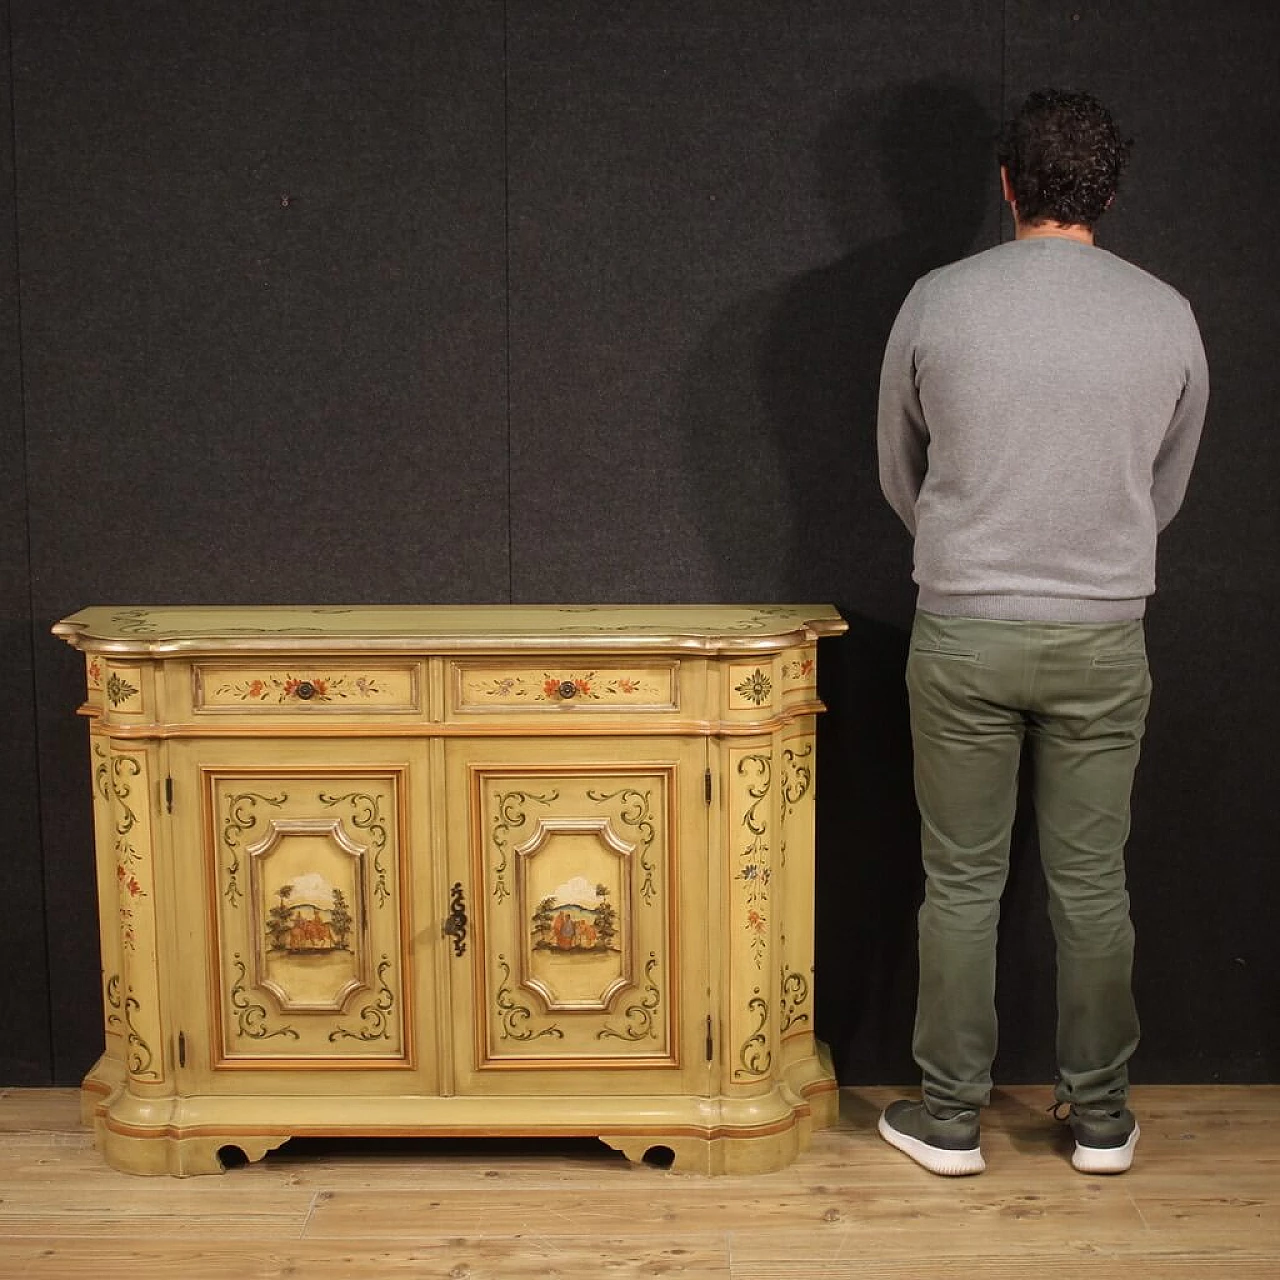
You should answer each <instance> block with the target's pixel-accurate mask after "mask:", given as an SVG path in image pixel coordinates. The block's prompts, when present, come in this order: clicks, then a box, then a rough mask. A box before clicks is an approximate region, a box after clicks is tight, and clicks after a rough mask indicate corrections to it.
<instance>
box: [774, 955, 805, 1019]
mask: <svg viewBox="0 0 1280 1280" xmlns="http://www.w3.org/2000/svg"><path fill="white" fill-rule="evenodd" d="M808 1002H809V980H808V979H807V978H806V977H805V976H804V974H802V973H796V972H794V971H793V970H791V969H788V968H787V966H786V965H783V967H782V1002H781V1007H780V1009H779V1019H778V1021H779V1026H780V1030H781V1032H782V1033H785V1032H786V1031H787V1030H788V1029H789V1028H790V1027H792V1026H794V1025H795V1024H796V1023H798V1022H808V1021H809V1015H808V1014H807V1013H801V1012H800V1009H801V1007H802V1006H803V1005H805V1004H807V1003H808Z"/></svg>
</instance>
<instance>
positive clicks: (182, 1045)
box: [178, 1031, 187, 1067]
mask: <svg viewBox="0 0 1280 1280" xmlns="http://www.w3.org/2000/svg"><path fill="white" fill-rule="evenodd" d="M186 1065H187V1037H186V1036H185V1035H183V1034H182V1032H181V1031H179V1032H178V1066H180V1067H185V1066H186Z"/></svg>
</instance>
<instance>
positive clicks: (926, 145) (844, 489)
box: [509, 0, 1002, 1080]
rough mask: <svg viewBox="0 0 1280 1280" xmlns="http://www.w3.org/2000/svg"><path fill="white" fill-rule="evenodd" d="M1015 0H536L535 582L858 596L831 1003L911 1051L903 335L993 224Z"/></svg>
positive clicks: (874, 1057)
mask: <svg viewBox="0 0 1280 1280" xmlns="http://www.w3.org/2000/svg"><path fill="white" fill-rule="evenodd" d="M1001 17H1002V13H1001V6H1000V5H999V4H998V3H971V4H960V5H948V6H941V5H938V4H935V3H919V2H917V3H892V4H890V3H875V4H869V5H867V4H861V5H849V4H845V3H835V2H825V3H803V4H794V5H786V6H783V5H774V4H764V3H759V4H756V3H750V4H745V5H744V4H742V3H741V2H740V0H735V2H734V3H728V2H727V0H725V2H722V3H712V4H699V5H692V6H683V7H680V6H675V5H670V4H659V3H647V4H632V5H627V6H625V7H618V6H615V7H611V8H600V7H598V6H584V5H577V6H573V5H558V4H549V3H544V4H529V5H522V6H520V7H519V9H518V10H517V9H516V8H515V7H513V8H512V12H511V34H510V39H509V57H510V73H509V76H510V166H511V188H510V190H511V197H510V198H511V326H512V327H511V388H512V478H513V484H512V487H513V506H512V522H513V544H512V546H513V573H512V581H513V590H514V594H515V597H516V598H517V599H521V600H536V599H546V598H551V599H572V600H609V599H617V600H644V599H668V600H670V599H675V600H707V599H709V600H726V599H749V600H761V599H763V600H778V599H817V600H831V601H835V602H838V603H839V604H840V605H841V606H842V607H843V608H844V609H845V611H846V612H847V614H848V616H849V618H850V621H851V625H852V634H851V635H850V637H849V638H848V639H846V640H844V641H841V642H839V643H838V644H833V645H832V646H831V647H830V648H828V649H827V651H826V656H825V659H824V663H823V668H822V669H823V681H824V689H823V691H824V695H825V696H826V698H827V700H828V703H829V705H830V707H831V713H830V715H829V716H828V717H826V718H825V720H824V721H823V724H822V734H823V744H822V753H821V759H822V762H823V763H822V770H823V777H822V779H821V780H820V786H821V790H820V794H821V796H822V797H823V800H822V802H821V803H820V805H819V814H820V818H819V821H820V824H821V827H820V833H819V843H820V859H821V866H820V869H819V904H820V907H819V910H820V920H819V937H818V953H819V954H818V999H819V1002H820V1003H819V1017H820V1027H819V1029H820V1031H821V1032H822V1033H823V1034H825V1035H826V1036H827V1037H828V1038H829V1039H830V1040H831V1042H832V1043H833V1045H834V1047H835V1049H836V1054H837V1059H838V1063H839V1066H840V1069H841V1071H842V1073H843V1075H844V1076H845V1078H849V1079H858V1078H861V1079H879V1080H885V1079H909V1078H910V1077H911V1075H912V1074H913V1073H914V1068H913V1066H912V1064H911V1059H910V1028H911V1019H912V1014H913V1009H914V982H915V978H914V968H913V965H914V960H913V956H914V946H913V941H912V939H913V930H914V911H915V906H916V902H917V901H918V895H919V880H920V873H919V850H918V832H917V821H918V820H917V817H916V814H915V808H914V802H913V799H912V789H911V763H910V744H909V738H908V734H907V728H906V696H905V691H904V689H903V686H902V671H903V666H904V662H905V653H906V633H907V629H908V626H909V623H910V618H911V613H912V607H913V598H914V593H913V588H912V584H911V581H910V546H909V541H908V538H907V535H906V533H905V531H904V530H902V529H901V528H900V527H899V525H898V523H897V520H896V518H895V517H894V516H893V515H892V513H891V512H890V511H889V509H888V507H887V506H886V505H885V503H884V500H883V498H882V497H881V495H880V493H879V488H878V483H877V479H876V467H875V458H874V429H875V398H876V383H877V378H878V372H879V366H880V359H881V355H882V352H883V347H884V340H885V338H886V337H887V335H888V331H889V327H890V325H891V323H892V321H893V317H894V315H895V313H896V311H897V308H898V305H899V303H900V302H901V300H902V298H903V297H905V295H906V293H907V291H908V289H909V288H910V286H911V284H912V283H913V282H914V280H915V279H916V278H917V277H918V276H919V275H921V274H923V273H924V272H925V271H927V270H929V269H931V268H932V267H935V266H938V265H940V264H941V263H943V262H946V261H949V260H951V259H953V258H956V257H959V256H962V255H963V254H965V253H967V252H969V251H971V250H973V249H977V248H983V247H986V246H988V245H991V244H994V243H995V242H996V240H997V238H998V229H999V223H998V215H999V208H1000V202H999V190H998V185H997V181H996V175H995V168H994V159H993V153H992V147H991V142H992V137H993V135H994V132H995V128H996V122H997V119H998V117H999V113H1000V108H1001V102H1000V75H999V73H1000V33H1001Z"/></svg>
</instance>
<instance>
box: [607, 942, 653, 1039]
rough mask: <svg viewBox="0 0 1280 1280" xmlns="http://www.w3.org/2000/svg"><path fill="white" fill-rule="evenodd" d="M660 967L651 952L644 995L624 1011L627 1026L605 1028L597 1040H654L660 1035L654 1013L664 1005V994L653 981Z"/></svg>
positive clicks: (646, 966)
mask: <svg viewBox="0 0 1280 1280" xmlns="http://www.w3.org/2000/svg"><path fill="white" fill-rule="evenodd" d="M657 967H658V957H657V955H656V953H654V952H652V951H650V952H649V960H648V963H647V964H646V965H645V967H644V978H645V983H644V995H642V996H641V997H640V999H639V1000H638V1001H637V1002H636V1003H635V1004H632V1005H628V1006H627V1008H626V1009H625V1010H624V1011H623V1017H624V1018H625V1019H626V1022H627V1025H626V1026H625V1027H623V1028H622V1029H621V1030H620V1031H619V1030H615V1029H614V1028H613V1027H603V1028H601V1030H599V1031H597V1032H596V1039H597V1040H608V1039H614V1040H629V1041H632V1042H634V1041H636V1040H643V1039H644V1038H645V1037H646V1036H647V1037H649V1038H650V1039H653V1038H654V1037H655V1036H657V1034H658V1028H657V1026H656V1025H655V1023H654V1018H653V1015H654V1011H655V1010H656V1009H657V1008H658V1006H659V1005H660V1004H661V1003H662V992H661V991H659V990H658V987H657V985H656V984H655V983H654V981H653V971H654V970H655V969H656V968H657Z"/></svg>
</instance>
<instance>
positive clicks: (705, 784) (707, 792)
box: [702, 769, 711, 804]
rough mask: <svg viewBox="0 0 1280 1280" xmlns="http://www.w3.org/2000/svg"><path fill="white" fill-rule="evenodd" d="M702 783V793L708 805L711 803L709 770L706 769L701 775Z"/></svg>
mask: <svg viewBox="0 0 1280 1280" xmlns="http://www.w3.org/2000/svg"><path fill="white" fill-rule="evenodd" d="M702 783H703V791H704V794H705V796H706V801H707V803H708V804H710V803H711V770H710V769H708V770H707V771H706V772H705V773H704V774H703V775H702Z"/></svg>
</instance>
